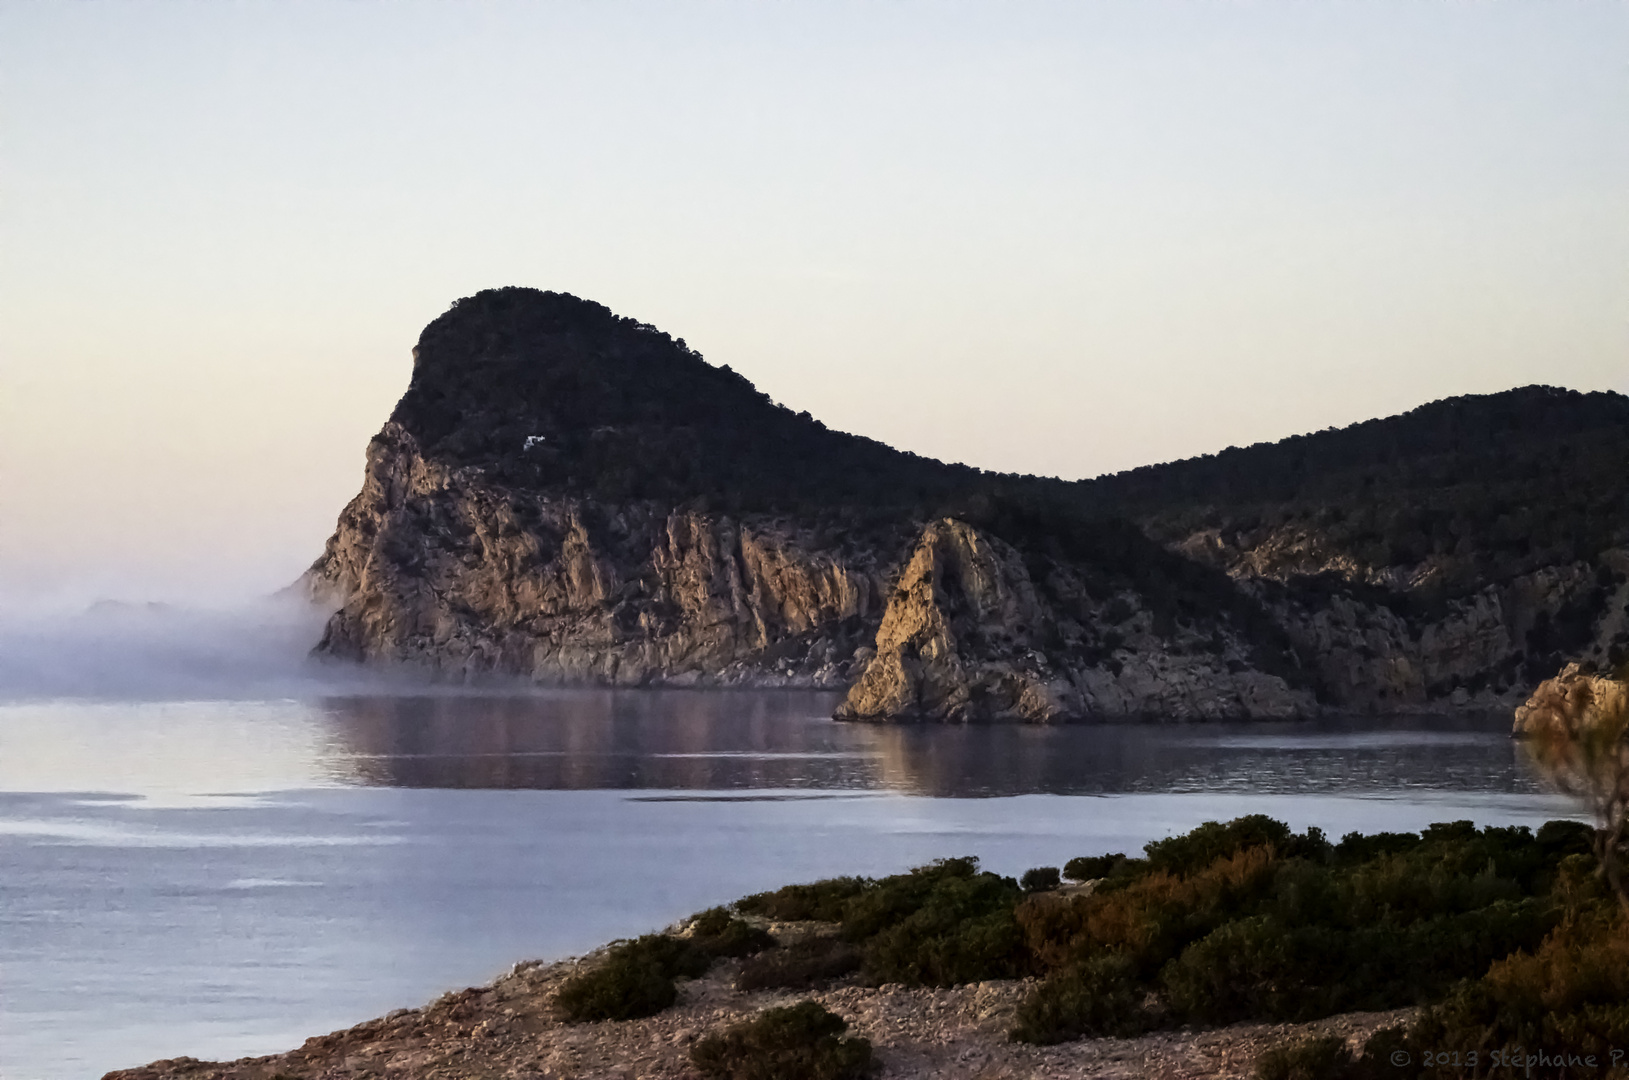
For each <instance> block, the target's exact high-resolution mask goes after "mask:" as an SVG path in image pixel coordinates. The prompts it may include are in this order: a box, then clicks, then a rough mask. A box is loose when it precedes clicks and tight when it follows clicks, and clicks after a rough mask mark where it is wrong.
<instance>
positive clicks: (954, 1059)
mask: <svg viewBox="0 0 1629 1080" xmlns="http://www.w3.org/2000/svg"><path fill="white" fill-rule="evenodd" d="M753 921H754V922H756V923H759V924H760V925H762V926H763V927H764V928H765V929H767V930H769V932H770V933H772V934H774V935H775V936H776V937H777V938H780V939H782V940H785V941H796V940H798V939H799V938H801V937H804V936H807V935H810V934H812V933H815V932H818V931H820V930H826V929H830V927H829V925H828V924H822V923H787V922H771V921H766V920H753ZM673 929H674V928H669V930H670V932H671V931H672V930H673ZM608 948H609V946H606V947H602V948H600V949H596V950H594V951H592V952H590V953H588V954H586V955H584V956H580V957H570V958H567V959H563V960H558V961H554V962H552V963H546V962H543V961H536V960H532V961H521V962H520V963H517V964H516V965H515V966H514V967H513V968H512V969H511V970H510V971H509V972H508V973H507V974H505V975H503V976H500V977H499V978H497V979H495V980H494V981H493V982H491V983H489V984H486V985H484V986H472V987H468V988H466V989H463V990H456V991H450V992H448V993H445V994H443V995H441V996H440V997H439V998H437V999H435V1000H434V1001H432V1002H430V1003H428V1004H427V1005H424V1006H422V1007H419V1008H409V1009H397V1010H394V1011H393V1012H390V1013H387V1014H386V1015H384V1016H382V1017H379V1018H376V1019H373V1020H367V1021H364V1022H362V1023H360V1024H356V1025H354V1026H352V1027H349V1028H344V1029H341V1030H337V1031H333V1032H330V1033H327V1034H324V1035H316V1036H313V1037H311V1038H309V1039H307V1040H306V1041H305V1043H304V1044H303V1045H301V1046H300V1047H297V1048H295V1049H292V1050H289V1051H286V1052H284V1053H280V1054H270V1055H264V1056H260V1057H248V1058H239V1059H237V1060H235V1061H226V1062H212V1061H200V1060H198V1059H196V1058H186V1057H181V1058H167V1059H161V1060H158V1061H153V1062H150V1063H148V1064H146V1065H141V1066H136V1067H133V1068H127V1069H118V1070H114V1071H112V1072H109V1073H107V1074H106V1075H105V1076H104V1077H103V1080H295V1078H299V1080H306V1078H308V1077H309V1078H314V1077H322V1078H324V1080H338V1078H341V1077H345V1078H351V1077H354V1078H356V1080H385V1078H394V1077H400V1078H403V1080H407V1078H413V1080H418V1078H421V1077H423V1078H432V1077H433V1078H436V1080H476V1078H482V1080H488V1078H496V1077H503V1078H505V1080H636V1078H637V1080H700V1076H701V1074H700V1073H699V1072H697V1071H696V1069H695V1068H694V1066H692V1065H691V1063H690V1058H689V1050H690V1047H691V1046H692V1045H693V1044H694V1043H695V1042H696V1041H697V1040H698V1039H700V1038H702V1037H703V1036H705V1035H708V1034H713V1033H715V1032H717V1031H720V1030H722V1029H724V1028H725V1027H727V1026H729V1025H731V1024H735V1023H738V1022H740V1021H743V1020H746V1019H749V1018H751V1017H753V1016H755V1015H756V1014H758V1013H759V1012H760V1011H761V1010H763V1009H766V1008H773V1007H778V1006H785V1005H790V1004H794V1003H796V1002H800V1001H816V1002H819V1003H820V1004H822V1005H823V1006H825V1007H826V1008H827V1009H829V1010H831V1011H832V1012H833V1013H836V1014H837V1015H839V1016H841V1017H842V1018H843V1019H845V1020H847V1021H848V1023H849V1031H848V1034H850V1035H856V1036H860V1037H863V1038H866V1039H868V1040H870V1042H871V1044H872V1047H873V1051H874V1059H873V1060H874V1069H873V1072H872V1075H873V1076H875V1077H879V1078H898V1080H929V1078H934V1077H946V1078H951V1080H1020V1078H1027V1077H1032V1076H1038V1075H1045V1076H1047V1077H1049V1078H1055V1080H1134V1078H1141V1077H1146V1076H1160V1077H1164V1078H1170V1080H1178V1078H1181V1080H1250V1078H1251V1077H1253V1076H1254V1071H1255V1063H1256V1059H1257V1058H1258V1057H1259V1056H1260V1054H1261V1053H1263V1052H1264V1051H1265V1050H1267V1049H1269V1048H1271V1047H1274V1046H1276V1045H1279V1044H1280V1043H1283V1042H1285V1041H1286V1040H1293V1039H1297V1038H1301V1037H1305V1036H1309V1035H1324V1034H1334V1035H1339V1036H1341V1037H1342V1038H1344V1039H1346V1041H1347V1043H1348V1045H1350V1046H1352V1047H1353V1048H1354V1049H1357V1048H1360V1047H1361V1046H1362V1044H1363V1042H1364V1040H1365V1039H1367V1038H1368V1036H1369V1035H1372V1034H1373V1033H1374V1032H1375V1031H1377V1030H1379V1029H1381V1028H1385V1027H1391V1026H1395V1025H1398V1024H1401V1023H1406V1022H1407V1021H1408V1020H1409V1019H1410V1018H1412V1017H1413V1016H1414V1015H1415V1014H1416V1013H1417V1012H1418V1009H1415V1008H1406V1009H1396V1010H1391V1011H1389V1012H1356V1013H1343V1014H1338V1015H1335V1016H1329V1017H1325V1018H1323V1019H1320V1020H1313V1021H1309V1022H1305V1023H1262V1022H1245V1023H1238V1024H1231V1025H1227V1026H1223V1027H1214V1028H1192V1027H1184V1028H1172V1029H1166V1030H1160V1031H1154V1032H1151V1033H1149V1034H1146V1035H1141V1036H1136V1037H1131V1038H1087V1039H1081V1040H1078V1041H1074V1042H1065V1043H1059V1044H1055V1045H1051V1046H1036V1045H1030V1044H1026V1043H1015V1042H1011V1041H1009V1039H1008V1036H1007V1031H1008V1029H1009V1028H1010V1027H1011V1022H1012V1018H1013V1014H1014V1012H1015V1010H1016V1008H1017V1004H1018V1002H1019V1000H1020V999H1021V998H1022V997H1023V996H1024V995H1025V994H1026V993H1028V992H1029V991H1030V990H1031V989H1032V988H1033V987H1034V985H1035V983H1036V981H1037V980H1035V979H1033V978H1027V979H999V980H988V981H985V982H980V983H971V984H967V985H963V986H957V987H952V988H911V987H905V986H902V985H899V984H895V983H885V984H882V985H880V986H865V985H860V984H859V983H858V982H857V981H855V980H853V979H848V980H839V981H837V982H836V983H834V984H833V985H832V986H830V987H829V988H827V989H825V990H818V991H808V992H790V991H786V990H759V991H740V990H736V989H735V988H734V985H733V983H734V979H735V975H736V973H737V972H738V971H739V969H740V966H741V961H739V960H723V961H720V962H718V963H716V964H715V965H714V966H713V968H712V970H710V971H708V972H707V973H706V974H705V975H703V976H701V977H699V978H695V979H680V980H679V985H680V997H679V1001H678V1003H677V1004H675V1005H674V1006H672V1007H670V1008H668V1009H665V1010H663V1011H662V1012H660V1013H657V1014H656V1015H654V1016H650V1017H646V1018H644V1019H639V1020H609V1021H598V1022H585V1023H570V1022H567V1021H565V1020H563V1019H561V1018H560V1017H559V1016H558V1015H557V1012H556V1010H555V1008H554V1006H553V1004H552V999H553V997H554V994H555V992H556V991H557V990H558V988H559V986H560V984H561V983H562V982H564V981H565V980H566V979H567V978H569V977H570V976H572V975H573V974H575V973H577V972H579V971H580V970H582V969H583V967H584V965H585V964H590V963H593V962H596V961H598V960H600V959H602V958H603V957H604V955H605V953H606V951H607V949H608Z"/></svg>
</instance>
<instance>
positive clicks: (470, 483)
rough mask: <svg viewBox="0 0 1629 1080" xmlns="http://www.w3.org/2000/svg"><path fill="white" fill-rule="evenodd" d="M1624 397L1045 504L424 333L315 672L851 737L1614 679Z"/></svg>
mask: <svg viewBox="0 0 1629 1080" xmlns="http://www.w3.org/2000/svg"><path fill="white" fill-rule="evenodd" d="M1626 459H1629V400H1626V399H1623V398H1621V397H1619V396H1617V395H1603V394H1592V395H1580V394H1574V393H1571V392H1568V391H1556V390H1551V389H1548V388H1529V389H1528V390H1523V391H1512V392H1510V393H1508V394H1503V395H1492V396H1489V397H1486V398H1460V399H1452V400H1450V401H1448V402H1439V403H1435V404H1433V405H1430V406H1425V407H1422V408H1421V409H1418V410H1415V411H1414V412H1413V413H1409V414H1406V415H1405V416H1402V417H1396V418H1392V419H1389V420H1384V421H1371V422H1369V423H1366V424H1362V425H1356V426H1355V427H1353V428H1348V429H1344V430H1342V431H1335V432H1323V433H1319V434H1317V435H1313V436H1305V437H1298V438H1296V439H1290V440H1285V441H1284V442H1282V443H1277V444H1271V445H1262V446H1256V447H1250V448H1246V449H1244V450H1231V449H1230V450H1228V451H1225V452H1224V453H1222V454H1219V455H1216V456H1215V457H1206V458H1201V459H1193V460H1191V461H1187V462H1177V463H1174V464H1171V465H1166V466H1158V467H1154V468H1149V469H1139V470H1135V471H1133V472H1131V473H1126V474H1120V475H1118V476H1113V477H1103V478H1100V479H1098V480H1094V481H1086V482H1080V483H1064V482H1061V481H1056V480H1046V479H1041V478H1035V477H1022V476H1008V475H996V474H991V473H984V472H980V471H979V470H977V469H971V468H968V467H966V466H959V465H946V464H943V463H940V462H936V461H931V460H928V459H924V458H919V457H916V456H914V455H911V454H905V453H901V452H898V451H895V450H892V449H890V448H888V447H886V446H884V445H882V444H880V443H877V442H874V441H872V440H869V439H864V438H861V437H858V436H853V435H847V434H844V433H841V432H836V431H831V430H829V429H827V428H826V427H825V426H824V425H822V424H821V423H820V422H819V421H818V420H816V419H814V418H813V417H810V416H809V415H808V414H807V413H793V412H791V411H790V410H788V409H786V408H784V407H782V406H779V405H776V404H775V403H773V402H771V401H770V400H769V399H768V398H767V397H766V396H765V395H763V394H761V393H759V392H758V391H757V390H756V389H755V388H753V386H752V385H751V384H750V383H749V382H747V381H746V380H745V379H743V378H742V377H741V376H739V375H737V374H735V373H734V372H731V371H730V370H729V369H728V368H715V367H713V366H711V365H709V364H707V363H706V362H705V361H704V360H703V359H702V358H701V357H700V355H699V354H697V353H695V352H694V351H693V350H691V349H689V348H688V346H686V345H685V344H684V342H683V341H674V340H673V339H672V338H670V337H668V335H666V334H663V333H661V332H660V331H657V330H656V329H655V328H653V327H650V326H647V325H645V324H642V323H637V322H634V321H632V320H629V319H622V318H618V317H617V316H615V315H613V314H612V313H610V312H609V311H607V310H606V309H604V308H602V307H600V306H599V305H596V304H592V303H590V302H587V301H583V300H579V299H577V298H575V297H570V296H564V295H560V294H554V293H540V292H536V291H533V290H525V289H503V290H494V291H491V292H486V293H481V294H479V295H477V296H475V297H470V298H468V299H466V300H463V301H460V302H459V303H457V304H455V305H454V306H453V308H452V309H451V310H450V311H448V312H447V313H446V314H445V315H443V316H441V317H440V318H438V319H436V320H435V321H434V322H432V323H431V324H430V325H429V326H428V327H426V329H425V331H424V333H423V335H422V336H421V337H420V339H419V343H418V347H417V348H416V349H415V350H414V368H413V375H412V379H411V382H410V384H409V387H408V390H407V392H406V394H404V396H403V397H402V399H401V402H400V403H399V404H398V405H397V407H396V409H395V411H394V412H393V413H392V415H391V417H390V420H389V422H387V423H386V425H385V426H384V428H383V430H381V431H380V433H379V434H378V436H376V437H375V438H374V440H373V442H372V443H371V444H370V446H369V448H368V455H367V467H366V471H365V476H364V483H363V487H362V491H361V492H360V494H358V495H357V497H356V498H355V499H354V500H352V502H351V503H350V505H348V506H347V507H346V508H345V510H344V512H343V513H342V514H341V516H340V519H339V524H338V527H337V529H336V531H335V533H334V535H333V537H332V538H331V539H330V540H329V542H328V545H327V548H326V550H325V552H324V554H323V556H322V557H321V558H320V559H318V560H317V562H316V563H315V564H314V565H313V566H312V568H311V570H310V572H309V573H308V574H307V576H306V578H305V579H304V584H305V586H306V588H307V589H308V590H309V591H310V592H311V593H312V594H313V595H314V596H317V597H319V598H321V599H323V600H324V601H325V602H326V603H328V604H330V605H331V607H332V608H333V612H334V613H333V615H332V617H331V619H330V620H329V622H328V625H327V628H326V631H325V633H324V635H323V637H322V640H321V641H320V642H319V643H318V645H317V647H316V651H317V652H318V653H320V654H325V655H329V656H333V657H336V658H345V659H352V660H359V661H365V662H404V663H411V664H415V665H420V666H427V667H430V668H433V669H437V670H440V671H442V672H445V673H446V674H447V675H448V676H449V677H454V678H459V677H465V676H469V675H472V674H476V673H486V672H491V673H500V674H508V675H515V676H520V677H524V678H528V679H532V680H536V681H540V682H587V683H597V684H609V685H622V686H637V685H652V684H665V685H681V686H687V685H755V686H803V687H821V688H829V689H848V691H849V693H848V695H847V699H846V700H845V702H844V703H843V705H842V707H841V709H840V710H839V715H840V716H843V717H846V718H852V719H865V720H898V719H910V720H935V721H956V722H960V721H976V720H1014V721H1026V722H1054V721H1062V720H1078V719H1091V718H1095V717H1130V716H1149V717H1165V718H1180V719H1206V718H1222V717H1256V718H1291V717H1299V716H1307V715H1312V714H1314V713H1317V712H1319V711H1323V710H1329V709H1335V710H1361V711H1413V710H1421V709H1458V708H1473V709H1491V708H1498V707H1508V706H1510V705H1513V704H1515V703H1517V702H1519V701H1521V700H1522V698H1523V697H1524V696H1525V695H1526V694H1527V693H1528V692H1529V691H1530V690H1531V688H1532V687H1533V686H1535V685H1537V683H1538V682H1539V681H1540V680H1541V679H1542V678H1544V677H1545V676H1546V675H1548V674H1550V673H1552V672H1554V671H1555V670H1556V669H1557V668H1558V667H1559V666H1560V663H1561V661H1562V660H1563V659H1567V658H1573V657H1579V658H1587V659H1591V660H1594V661H1596V662H1597V663H1600V664H1603V665H1608V664H1617V663H1620V662H1622V661H1623V660H1625V659H1629V470H1624V469H1623V468H1622V467H1621V463H1622V461H1624V460H1626Z"/></svg>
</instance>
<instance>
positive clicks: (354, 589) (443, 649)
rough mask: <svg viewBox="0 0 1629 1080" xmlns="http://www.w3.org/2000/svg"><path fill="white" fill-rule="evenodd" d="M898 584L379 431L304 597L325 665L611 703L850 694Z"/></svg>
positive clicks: (712, 520)
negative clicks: (503, 682)
mask: <svg viewBox="0 0 1629 1080" xmlns="http://www.w3.org/2000/svg"><path fill="white" fill-rule="evenodd" d="M891 572H892V568H891V567H889V566H888V565H886V563H883V562H881V561H879V560H878V558H877V555H876V552H875V551H872V550H866V549H853V548H845V547H844V546H843V545H841V544H840V543H836V544H833V543H826V544H823V543H822V540H821V538H819V537H815V536H812V535H810V534H809V533H807V532H806V531H802V530H799V529H798V528H796V527H795V526H794V525H792V524H790V523H787V522H784V521H775V520H769V519H766V520H759V521H737V520H732V519H731V518H730V517H728V516H724V515H712V514H703V513H698V512H695V511H685V510H678V509H673V508H670V507H663V506H660V505H657V504H655V503H650V502H640V501H632V502H626V503H619V504H611V505H607V504H605V503H602V502H599V501H597V500H593V499H588V498H550V497H547V496H539V495H536V494H532V493H527V492H523V491H516V490H513V489H510V488H505V487H502V486H498V485H494V484H492V483H490V482H489V481H488V480H487V479H486V478H485V477H484V476H483V475H482V474H481V472H480V470H478V469H470V468H455V467H449V466H447V465H445V464H441V463H437V462H434V461H430V460H427V459H426V458H425V457H424V455H423V454H422V453H421V451H420V449H419V446H418V444H417V442H416V440H415V439H414V438H413V436H412V435H411V434H409V433H408V432H406V431H405V430H403V429H402V427H401V426H400V425H398V424H394V423H392V424H387V425H386V426H385V429H384V430H383V431H381V432H380V433H379V435H378V436H377V437H375V439H374V440H373V442H372V443H371V444H370V446H369V448H368V462H367V470H366V475H365V479H364V483H363V488H362V492H361V493H360V494H359V495H357V497H356V498H355V499H353V500H352V501H351V503H350V504H349V505H348V506H347V507H346V508H345V510H344V512H343V513H342V514H341V515H340V521H339V527H338V529H337V530H336V532H335V534H334V536H333V537H332V538H331V539H330V540H329V542H328V545H327V549H326V551H325V552H324V554H323V557H322V558H321V559H319V560H318V561H317V563H316V564H315V565H314V566H313V567H312V568H311V571H310V572H309V574H308V575H307V586H308V588H309V589H310V590H311V591H312V592H313V593H314V594H315V595H316V596H318V597H321V598H324V599H326V600H328V601H329V602H331V603H333V604H335V605H337V608H338V610H337V611H336V612H335V613H334V615H333V617H332V618H331V619H330V621H329V623H328V626H327V629H326V632H325V633H324V635H323V638H322V640H321V642H320V643H319V644H318V645H317V651H318V652H319V653H324V654H328V655H331V656H335V657H339V658H345V659H353V660H363V661H406V662H411V663H414V664H418V665H421V666H426V667H430V668H433V669H438V670H441V671H444V672H447V673H449V674H453V675H470V674H476V673H504V674H513V675H521V676H525V677H528V678H531V679H534V680H538V681H542V682H594V683H601V684H609V685H625V686H642V685H650V684H667V685H678V686H694V685H731V684H738V683H743V682H747V683H751V684H753V685H759V686H762V685H784V686H816V687H841V686H845V685H847V680H848V678H849V675H850V670H851V667H852V663H853V659H854V655H855V652H856V650H857V649H860V648H862V647H863V646H865V645H869V643H870V642H869V638H870V634H871V633H873V632H874V630H875V626H876V621H877V617H878V616H879V615H880V610H881V604H880V603H879V599H878V598H879V596H880V595H881V593H882V590H883V589H884V587H885V584H884V583H885V582H886V580H887V579H888V577H889V576H890V575H891Z"/></svg>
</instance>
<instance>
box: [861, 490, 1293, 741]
mask: <svg viewBox="0 0 1629 1080" xmlns="http://www.w3.org/2000/svg"><path fill="white" fill-rule="evenodd" d="M1141 600H1142V598H1141V597H1139V596H1138V595H1137V594H1136V593H1135V592H1131V591H1126V592H1122V593H1118V594H1116V595H1113V596H1111V597H1105V598H1104V599H1103V600H1102V601H1098V600H1095V599H1094V598H1093V597H1092V594H1091V592H1090V591H1089V589H1088V588H1087V586H1086V585H1085V583H1084V582H1083V580H1082V577H1081V575H1080V573H1079V571H1078V570H1077V568H1075V567H1072V566H1070V565H1068V564H1067V562H1064V561H1053V560H1049V561H1048V564H1047V565H1046V576H1045V578H1044V581H1043V583H1042V584H1040V585H1037V583H1036V582H1035V581H1034V580H1033V579H1032V578H1031V576H1030V572H1029V569H1028V567H1027V566H1026V565H1025V560H1024V559H1023V557H1022V556H1021V555H1020V554H1019V553H1018V552H1017V551H1016V550H1014V549H1013V548H1012V546H1011V545H1009V544H1007V543H1005V542H1004V541H1002V540H1001V539H999V538H998V537H995V536H992V535H986V534H983V533H981V532H979V531H978V530H977V529H974V528H972V527H971V526H969V525H967V524H966V523H964V522H960V521H955V520H951V519H948V518H947V519H945V520H942V521H936V522H933V523H931V524H929V525H928V526H927V528H926V529H924V530H923V533H922V536H921V539H920V541H919V542H918V544H917V546H916V549H915V551H914V552H913V553H912V555H911V559H910V561H909V562H908V563H907V564H906V566H905V568H904V571H903V572H902V573H901V575H900V578H899V581H898V584H897V585H895V587H894V589H893V591H892V593H891V594H890V596H889V600H888V607H887V610H886V612H885V613H884V615H883V618H882V625H881V627H880V629H879V630H878V633H877V650H876V655H875V656H874V657H873V658H872V659H871V660H870V662H869V663H868V664H867V665H866V667H865V669H864V670H863V672H861V674H860V677H859V679H858V680H857V681H856V682H855V684H854V687H853V688H852V689H851V690H850V691H849V693H848V697H847V698H846V700H845V701H844V702H843V704H842V705H841V706H840V707H839V708H838V711H837V716H838V718H839V719H851V720H893V719H908V720H940V721H966V720H1016V721H1029V722H1042V723H1047V722H1056V721H1060V720H1070V719H1084V718H1090V717H1134V716H1139V717H1160V718H1166V719H1176V720H1201V719H1221V718H1226V717H1254V718H1273V719H1289V718H1294V717H1303V716H1311V715H1313V714H1315V713H1316V712H1317V710H1318V705H1317V702H1316V700H1315V698H1314V696H1313V694H1312V693H1311V692H1310V691H1309V690H1307V689H1305V688H1301V689H1297V688H1295V687H1292V686H1291V685H1290V684H1289V683H1288V682H1286V680H1285V679H1284V678H1282V677H1280V676H1278V675H1270V674H1267V673H1265V672H1262V671H1259V670H1257V669H1256V668H1255V667H1253V666H1252V663H1251V660H1252V657H1251V649H1250V647H1249V644H1248V643H1246V642H1241V641H1240V640H1238V635H1237V634H1236V633H1233V632H1231V627H1228V626H1227V625H1226V624H1225V622H1223V623H1221V624H1220V625H1212V626H1210V627H1206V628H1204V630H1203V632H1202V630H1201V627H1198V626H1195V625H1191V624H1190V625H1187V626H1184V627H1181V628H1177V627H1175V626H1173V628H1172V630H1171V631H1170V632H1168V633H1167V634H1165V635H1161V634H1159V633H1157V632H1155V629H1154V626H1153V623H1154V619H1153V618H1152V616H1151V615H1150V614H1149V613H1148V612H1147V611H1144V610H1142V608H1141ZM1111 608H1115V609H1117V610H1116V611H1111V610H1110V609H1111ZM1105 624H1111V625H1112V628H1111V629H1109V630H1108V631H1107V632H1106V633H1104V632H1103V631H1102V629H1101V628H1103V627H1104V625H1105Z"/></svg>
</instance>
